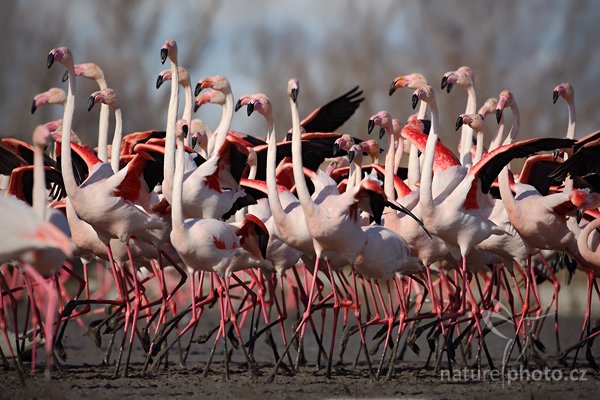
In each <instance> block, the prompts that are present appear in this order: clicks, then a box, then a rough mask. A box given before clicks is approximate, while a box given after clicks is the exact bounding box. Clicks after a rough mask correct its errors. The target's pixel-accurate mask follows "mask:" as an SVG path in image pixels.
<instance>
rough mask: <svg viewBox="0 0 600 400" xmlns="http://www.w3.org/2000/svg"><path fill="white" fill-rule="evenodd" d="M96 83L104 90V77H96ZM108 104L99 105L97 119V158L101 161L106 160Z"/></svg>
mask: <svg viewBox="0 0 600 400" xmlns="http://www.w3.org/2000/svg"><path fill="white" fill-rule="evenodd" d="M96 83H97V84H98V87H99V88H100V90H104V89H106V88H107V87H108V85H107V84H106V80H105V79H104V78H98V79H96ZM109 109H110V108H109V106H108V104H102V105H100V118H99V120H98V158H99V159H100V160H102V162H107V161H108V149H107V144H108V119H109V113H110V110H109Z"/></svg>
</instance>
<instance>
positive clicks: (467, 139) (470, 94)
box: [460, 85, 477, 166]
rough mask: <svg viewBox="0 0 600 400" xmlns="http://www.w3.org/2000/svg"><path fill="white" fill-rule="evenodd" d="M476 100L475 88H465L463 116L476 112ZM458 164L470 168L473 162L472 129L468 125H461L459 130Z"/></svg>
mask: <svg viewBox="0 0 600 400" xmlns="http://www.w3.org/2000/svg"><path fill="white" fill-rule="evenodd" d="M476 109H477V99H476V97H475V88H474V87H473V85H471V86H468V87H467V107H466V109H465V114H475V113H476V112H477V111H476ZM460 137H461V146H460V163H461V164H462V165H465V166H471V165H472V164H473V160H472V157H471V146H472V143H473V128H471V127H470V126H469V125H466V124H465V125H463V126H462V129H461V135H460Z"/></svg>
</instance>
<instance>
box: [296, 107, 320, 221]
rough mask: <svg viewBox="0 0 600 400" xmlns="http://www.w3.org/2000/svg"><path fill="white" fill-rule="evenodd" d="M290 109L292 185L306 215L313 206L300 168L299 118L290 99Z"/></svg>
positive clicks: (300, 133) (300, 139)
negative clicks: (293, 184)
mask: <svg viewBox="0 0 600 400" xmlns="http://www.w3.org/2000/svg"><path fill="white" fill-rule="evenodd" d="M290 108H291V110H292V168H293V170H294V183H295V184H296V192H297V193H298V199H299V200H300V204H302V208H303V209H304V212H305V213H306V214H308V213H310V212H312V211H313V208H314V206H315V204H314V202H313V200H312V198H311V197H310V193H309V191H308V187H307V186H306V179H305V178H304V170H303V168H302V165H303V164H302V132H301V131H300V116H299V114H298V105H297V104H296V103H295V102H294V101H293V100H292V99H291V98H290Z"/></svg>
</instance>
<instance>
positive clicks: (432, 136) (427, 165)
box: [419, 98, 439, 212]
mask: <svg viewBox="0 0 600 400" xmlns="http://www.w3.org/2000/svg"><path fill="white" fill-rule="evenodd" d="M429 109H430V110H431V129H430V131H429V136H428V137H427V144H426V145H425V156H424V160H423V170H422V171H421V187H420V188H419V202H420V203H421V210H423V212H425V210H429V211H433V209H434V203H433V193H432V187H431V185H432V180H433V160H434V157H435V147H436V144H437V141H438V124H439V121H438V118H439V117H438V109H437V104H436V102H435V98H433V99H432V100H431V101H430V102H429Z"/></svg>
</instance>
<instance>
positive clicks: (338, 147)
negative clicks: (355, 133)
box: [333, 143, 340, 156]
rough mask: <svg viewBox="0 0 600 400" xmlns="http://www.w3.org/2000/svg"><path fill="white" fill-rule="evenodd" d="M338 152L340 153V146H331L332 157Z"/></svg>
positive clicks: (335, 144)
mask: <svg viewBox="0 0 600 400" xmlns="http://www.w3.org/2000/svg"><path fill="white" fill-rule="evenodd" d="M338 151H340V145H339V144H337V143H334V144H333V155H334V156H335V155H337V153H338Z"/></svg>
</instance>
